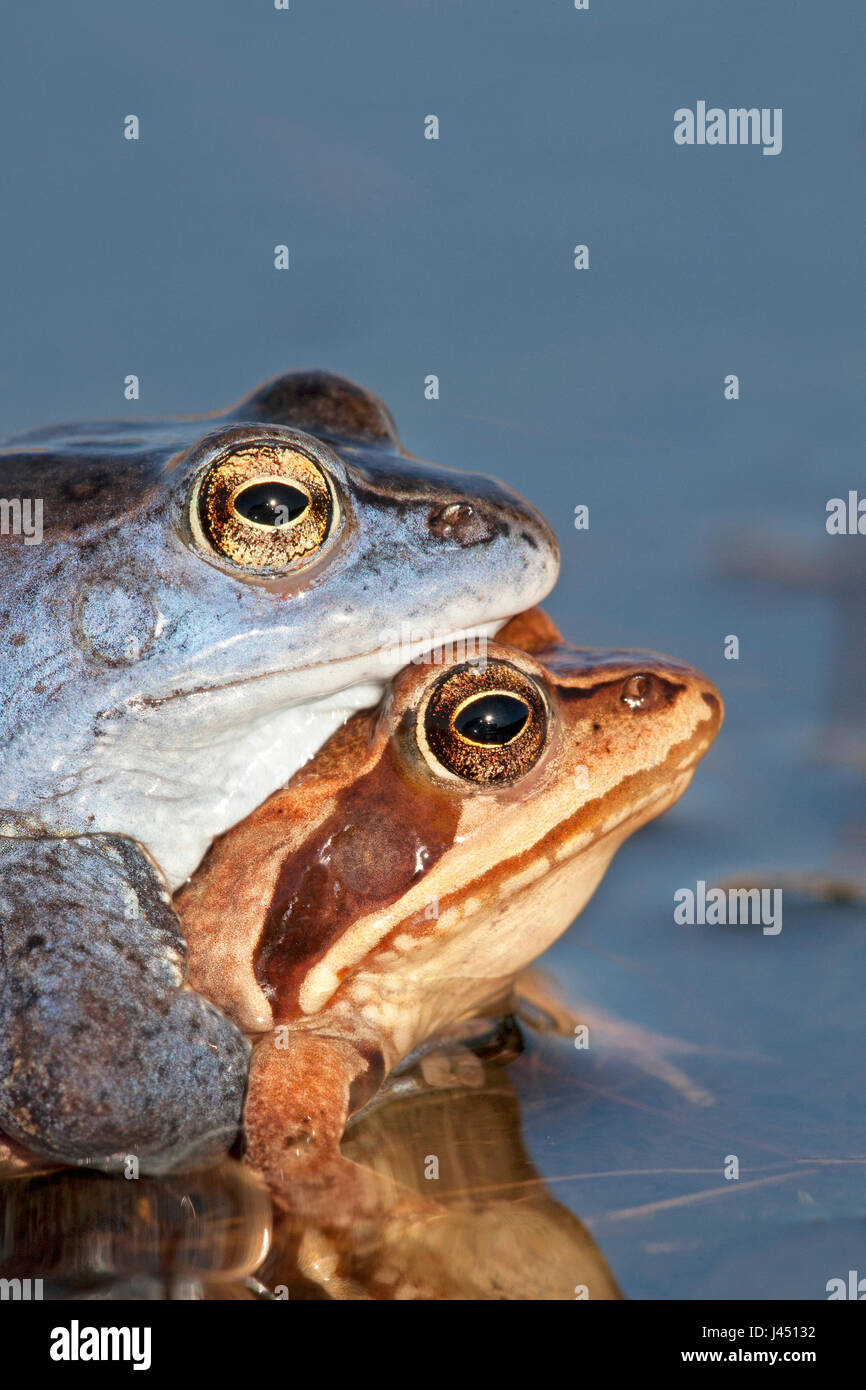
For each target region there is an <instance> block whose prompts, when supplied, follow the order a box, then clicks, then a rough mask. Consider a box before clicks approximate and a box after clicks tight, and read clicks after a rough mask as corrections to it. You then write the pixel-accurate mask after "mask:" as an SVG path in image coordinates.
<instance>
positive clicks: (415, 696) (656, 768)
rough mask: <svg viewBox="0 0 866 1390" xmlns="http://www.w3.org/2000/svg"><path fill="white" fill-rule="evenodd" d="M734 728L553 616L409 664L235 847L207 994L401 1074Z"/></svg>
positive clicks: (205, 941) (194, 927) (192, 937)
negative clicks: (568, 637)
mask: <svg viewBox="0 0 866 1390" xmlns="http://www.w3.org/2000/svg"><path fill="white" fill-rule="evenodd" d="M438 655H441V654H438ZM721 717H722V704H721V699H720V697H719V695H718V692H717V691H716V690H715V688H714V687H713V685H712V684H711V683H710V682H709V681H708V680H707V679H706V678H705V677H704V676H702V675H700V673H699V672H697V671H695V670H693V669H692V668H691V667H689V666H685V665H682V664H680V663H679V662H675V661H670V660H668V659H667V658H665V657H661V656H657V655H655V654H653V653H649V652H624V651H623V652H620V651H597V650H590V649H581V648H575V647H571V646H568V645H567V644H565V643H564V642H563V641H562V639H561V637H560V635H559V633H558V632H557V631H556V629H555V628H554V627H553V625H552V624H551V623H550V622H549V620H548V619H547V618H546V617H545V616H544V614H542V613H541V612H540V611H539V610H537V609H535V610H531V611H530V612H529V613H527V614H523V615H521V616H520V617H518V618H515V619H513V620H512V621H511V622H510V623H509V624H508V625H507V627H506V628H505V629H504V630H503V631H502V632H501V633H500V634H499V638H498V640H497V642H496V643H489V644H488V646H487V650H486V654H485V655H484V657H483V658H480V657H474V658H472V659H468V660H456V661H451V662H450V663H448V664H442V663H441V661H438V662H437V661H430V662H429V663H426V664H415V665H411V666H409V667H407V668H406V669H405V670H403V671H402V672H401V673H400V675H399V676H397V677H396V678H395V680H394V681H393V682H392V684H391V686H390V688H389V690H388V692H387V693H386V696H385V698H384V699H383V701H382V703H381V705H380V706H379V707H378V708H377V709H376V710H372V711H365V712H363V713H361V714H358V715H356V716H354V718H353V719H351V720H350V721H349V723H348V724H347V725H346V727H345V728H344V729H342V730H341V731H340V732H339V733H338V734H336V735H335V736H334V737H333V738H332V739H331V740H330V741H329V742H328V743H327V744H326V745H325V747H324V748H323V749H322V751H321V752H320V754H319V755H318V756H317V757H316V758H314V759H313V761H312V762H311V763H310V764H308V766H307V767H306V768H305V769H304V770H303V771H302V772H300V773H298V774H297V775H296V776H295V777H294V778H293V779H292V781H291V782H290V783H289V785H288V787H287V788H286V789H285V790H283V791H281V792H278V793H276V794H275V795H274V796H273V797H271V798H270V799H269V800H268V801H267V802H265V803H264V805H263V806H261V807H260V808H259V810H258V811H256V812H254V813H253V815H251V816H249V817H248V818H247V819H246V820H245V821H243V822H242V823H241V825H239V826H238V827H236V829H235V830H233V831H230V832H229V833H228V835H226V836H224V837H223V838H222V839H221V840H220V841H218V842H217V843H216V845H215V846H214V848H213V850H212V851H211V853H210V855H209V856H208V858H207V859H206V860H205V862H204V864H203V866H202V868H201V869H200V870H199V872H198V874H196V875H195V877H194V878H193V880H192V883H191V884H190V886H189V887H188V888H187V889H186V890H185V891H184V893H183V894H182V895H181V898H180V902H179V907H180V910H181V913H182V916H183V921H184V926H185V929H186V932H187V936H188V938H189V943H190V982H191V983H192V984H194V985H196V986H197V987H198V988H199V989H201V990H202V991H203V992H204V993H206V994H208V995H210V997H211V998H214V999H215V1000H216V1002H218V1003H220V1004H222V1005H223V1006H224V1007H225V1008H227V1009H228V1010H229V1012H230V1013H232V1014H233V1016H234V1017H235V1018H236V1019H237V1020H238V1021H239V1022H240V1023H241V1024H242V1025H243V1026H246V1027H247V1028H250V1029H255V1028H265V1027H269V1026H270V1024H271V1022H272V1021H276V1022H282V1021H291V1022H293V1023H294V1024H296V1025H297V1024H301V1025H306V1026H310V1027H316V1028H324V1029H326V1030H328V1031H333V1032H335V1033H338V1034H341V1035H344V1036H345V1035H348V1036H352V1037H353V1038H358V1037H364V1036H366V1037H368V1038H369V1039H370V1040H371V1042H372V1044H373V1045H374V1046H375V1047H376V1048H377V1049H378V1050H380V1051H381V1052H382V1053H383V1054H384V1057H385V1060H386V1064H388V1065H390V1064H393V1062H394V1061H395V1060H396V1059H397V1058H398V1057H400V1056H402V1055H404V1054H405V1053H406V1051H408V1050H409V1049H411V1048H412V1047H413V1046H415V1045H416V1044H417V1043H418V1042H419V1041H420V1040H421V1039H422V1038H423V1037H425V1036H427V1035H429V1034H430V1033H431V1032H433V1031H434V1030H435V1029H436V1028H437V1027H438V1026H440V1025H442V1024H444V1023H446V1022H448V1021H450V1020H452V1019H454V1018H456V1017H459V1016H460V1015H461V1014H463V1013H465V1012H468V1011H469V1010H471V1009H473V1008H475V1007H478V1006H480V1005H482V1004H483V1003H484V1002H485V1001H486V1000H488V999H490V998H492V997H493V996H494V995H495V994H497V993H498V992H499V991H500V990H501V989H502V987H503V986H504V985H505V984H506V983H507V982H508V981H509V980H510V979H512V978H513V976H514V975H515V974H516V973H517V972H518V971H519V970H520V969H521V968H522V967H523V966H524V965H526V964H527V963H528V962H529V961H531V960H532V959H534V957H535V956H537V955H539V954H540V953H541V952H542V951H543V950H545V949H546V948H547V947H548V946H549V945H550V944H551V942H552V941H553V940H555V938H556V937H557V936H558V935H560V933H561V932H562V931H563V930H564V929H565V928H566V927H567V926H568V925H569V923H570V922H571V921H572V920H573V918H574V917H575V916H576V915H577V913H578V912H579V911H580V910H581V908H582V907H583V906H584V904H585V902H586V901H587V899H588V898H589V897H590V895H591V893H592V892H593V890H594V889H595V887H596V885H597V884H598V882H599V880H600V878H601V876H602V874H603V873H604V870H605V868H606V866H607V864H608V863H609V861H610V858H611V856H612V855H613V853H614V851H615V850H616V848H617V847H618V846H619V845H620V844H621V843H622V841H623V840H624V839H625V838H626V836H628V835H629V834H630V833H631V832H632V831H633V830H636V829H637V828H638V827H639V826H640V825H643V824H644V823H645V822H646V821H648V820H650V819H651V818H652V817H653V816H656V815H658V814H659V813H660V812H661V811H663V810H665V809H666V808H667V807H668V806H670V805H671V803H672V802H673V801H675V800H676V799H677V797H678V796H680V794H681V793H682V792H683V791H684V790H685V788H686V787H687V785H688V783H689V781H690V779H691V776H692V773H693V771H694V768H695V766H696V764H697V762H698V760H699V759H700V757H701V756H702V755H703V753H704V752H706V750H707V748H708V747H709V745H710V744H711V743H712V741H713V738H714V737H715V735H716V732H717V730H718V728H719V724H720V722H721Z"/></svg>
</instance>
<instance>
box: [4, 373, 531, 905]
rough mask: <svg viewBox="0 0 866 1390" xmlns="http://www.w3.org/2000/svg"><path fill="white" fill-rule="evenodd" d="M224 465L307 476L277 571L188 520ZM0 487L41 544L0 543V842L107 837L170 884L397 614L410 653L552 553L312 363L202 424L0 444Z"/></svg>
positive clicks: (480, 483)
mask: <svg viewBox="0 0 866 1390" xmlns="http://www.w3.org/2000/svg"><path fill="white" fill-rule="evenodd" d="M256 450H258V454H257V455H256V459H257V461H256V459H254V460H253V461H252V462H250V457H251V451H252V453H253V454H254V453H255V451H256ZM227 458H228V459H231V458H234V459H236V460H237V459H238V458H241V459H242V460H245V462H244V467H246V468H247V470H248V472H249V470H252V471H251V472H250V480H251V481H254V480H255V477H256V476H257V473H256V470H258V475H264V476H265V477H271V476H272V474H273V473H274V468H275V467H276V466H277V465H276V464H275V463H274V460H277V461H278V463H279V466H280V467H283V466H285V467H287V468H288V469H289V472H290V476H291V470H292V469H293V468H295V467H300V466H303V469H304V470H306V472H305V473H304V474H303V476H305V477H307V479H308V480H309V478H310V477H311V476H312V477H314V478H316V479H318V480H319V484H320V486H319V501H318V503H317V504H316V505H317V507H318V511H316V512H315V516H314V515H313V511H312V510H311V512H310V516H309V517H308V518H307V523H309V529H310V533H311V537H312V538H311V537H310V536H308V537H307V540H306V541H305V544H306V547H307V548H306V549H305V550H304V552H303V553H302V554H300V555H293V557H292V559H291V562H290V563H287V564H286V565H285V566H284V567H283V568H282V569H281V568H280V567H279V566H276V567H275V566H274V565H271V566H270V567H268V566H264V567H263V566H261V565H259V566H256V565H255V564H254V563H251V558H252V560H254V559H255V556H256V554H257V553H259V552H260V550H261V543H262V537H263V535H264V534H265V533H264V532H263V531H262V530H261V529H259V530H258V531H256V530H255V528H250V527H247V528H246V529H245V531H244V534H245V536H246V537H248V538H251V539H252V540H253V541H255V542H256V545H250V546H247V547H246V548H244V547H240V548H236V549H235V550H233V551H230V552H229V553H221V552H220V550H219V548H218V546H217V545H216V544H215V543H214V538H213V537H212V536H211V535H210V533H208V532H205V531H203V530H202V522H201V517H200V514H199V508H198V504H197V503H196V500H195V499H196V497H197V496H199V495H200V494H201V493H202V489H204V488H205V483H206V480H207V479H208V478H210V477H212V476H214V472H213V470H217V471H218V470H219V468H221V467H223V466H224V463H225V460H226V459H227ZM280 460H282V462H279V461H280ZM286 460H288V463H286ZM0 495H2V496H3V497H6V498H16V497H24V498H41V499H42V500H43V507H44V523H43V524H44V538H43V541H42V543H41V544H38V545H27V544H25V538H24V537H23V536H5V535H4V536H3V537H2V538H0V621H2V625H3V631H4V633H5V635H6V640H5V642H4V651H3V660H2V664H0V739H2V743H3V747H4V759H3V766H2V770H0V833H4V834H13V835H28V834H29V835H33V834H44V835H52V834H55V835H56V834H63V835H69V834H86V833H90V832H94V831H95V832H109V833H112V834H123V835H127V836H129V837H131V838H133V839H136V840H138V841H139V842H140V843H141V844H143V845H144V846H145V847H146V848H147V849H148V850H149V852H150V853H151V854H152V856H153V857H154V859H155V860H156V862H157V863H158V864H159V866H160V868H161V869H162V870H163V872H164V873H165V874H166V876H167V878H168V880H169V882H170V884H171V885H172V886H176V885H177V884H179V883H180V882H182V881H183V879H184V878H185V877H186V876H187V875H188V874H189V873H190V872H191V871H192V870H193V869H194V868H195V867H196V864H197V863H198V862H199V860H200V858H201V856H202V854H203V853H204V851H205V850H206V848H207V847H208V845H209V844H210V842H211V840H212V839H213V837H214V836H215V835H216V834H219V833H221V832H222V831H224V830H226V829H227V828H228V827H229V826H230V825H232V824H234V823H235V822H236V821H237V820H238V819H240V818H241V817H242V816H243V815H245V814H246V813H247V812H249V811H250V810H252V809H253V808H254V807H255V806H257V805H258V804H260V802H261V801H262V800H263V799H264V797H265V796H267V795H268V794H269V793H270V792H272V791H273V790H274V789H275V787H277V786H279V785H281V784H283V783H284V782H285V781H286V780H287V778H288V777H289V776H290V775H291V774H292V772H294V771H295V770H296V768H297V767H299V766H300V765H301V764H302V763H303V762H304V760H305V759H306V758H307V757H308V756H310V754H311V753H313V752H314V751H315V750H316V749H317V748H318V747H319V745H320V744H321V742H322V741H323V740H324V739H325V738H326V737H327V736H328V735H329V734H330V733H331V732H332V730H333V729H334V728H336V727H338V726H339V725H340V723H341V722H342V721H343V719H344V717H345V715H346V713H347V712H350V711H352V710H353V709H356V708H358V707H359V706H363V705H366V704H369V703H370V702H371V701H372V700H375V699H377V698H378V697H379V694H380V693H381V690H382V689H383V687H384V683H385V681H386V680H387V679H388V678H389V677H390V676H391V675H392V674H393V673H394V671H395V670H396V669H397V668H398V667H399V666H401V665H402V664H403V663H404V662H405V661H406V660H407V659H408V658H407V654H406V652H405V651H399V650H397V651H396V652H394V651H392V650H391V648H392V645H393V644H394V643H395V642H396V640H397V639H396V636H395V634H396V633H399V631H400V629H401V628H402V627H403V626H404V625H407V626H408V628H409V629H410V630H411V633H412V635H413V636H414V635H415V634H417V636H418V638H419V642H420V646H421V647H423V646H425V645H430V642H431V641H432V640H435V639H436V638H437V637H439V636H445V635H450V634H451V633H454V632H457V631H461V630H464V629H466V628H472V629H474V628H477V627H479V626H484V625H487V626H488V627H489V626H490V625H492V626H494V627H495V626H496V625H498V624H499V623H501V622H502V621H504V620H505V619H506V618H507V617H508V616H509V615H510V614H511V613H513V612H514V611H515V610H517V609H519V608H521V607H523V606H524V605H525V604H526V603H527V602H532V601H535V600H536V599H539V598H541V597H542V596H543V595H544V594H545V593H546V592H547V591H548V590H549V588H550V587H551V586H552V584H553V582H554V580H555V577H556V571H557V564H558V556H557V551H556V544H555V541H554V540H553V537H552V535H551V533H550V530H549V528H548V527H547V526H546V524H545V523H544V522H543V520H542V519H541V517H540V516H539V515H538V514H537V513H536V512H535V511H533V509H532V508H531V507H530V506H529V505H528V504H527V503H525V502H524V501H523V500H522V499H521V498H519V497H518V496H517V495H516V494H514V493H512V492H511V491H510V490H509V489H508V488H505V487H503V486H502V485H501V484H499V483H497V482H495V481H494V480H492V479H489V478H484V477H480V476H473V475H468V474H461V473H458V472H452V471H450V470H449V469H446V468H440V467H437V466H434V465H430V464H425V463H422V462H419V461H418V460H415V459H411V458H409V457H408V456H407V455H406V454H405V453H403V451H402V450H401V448H400V446H399V442H398V440H397V436H396V432H395V429H394V425H393V422H392V420H391V418H390V416H389V414H388V412H387V411H386V409H385V407H384V406H383V405H382V403H381V402H380V401H378V400H377V399H376V397H374V396H372V395H371V394H370V393H369V392H366V391H364V390H363V389H362V388H360V387H357V386H354V385H353V384H352V383H350V382H346V381H344V380H342V379H341V378H338V377H333V376H329V375H328V374H326V373H316V372H310V373H293V374H289V375H287V376H284V377H281V378H278V379H276V380H275V381H273V382H270V383H268V384H266V385H265V386H264V387H262V388H261V389H260V390H258V391H257V392H255V393H254V394H253V395H251V396H250V397H248V398H246V399H245V400H243V401H241V402H240V403H239V404H238V405H236V406H234V407H232V408H231V409H230V410H228V411H226V412H225V413H224V414H222V415H217V416H212V417H208V418H205V417H190V418H188V419H172V420H166V421H151V422H135V423H133V422H129V423H119V422H114V423H99V424H83V425H70V426H60V427H55V428H49V429H42V430H36V431H33V432H32V433H30V434H28V435H25V436H21V437H20V438H18V439H17V440H14V441H12V442H11V443H9V444H8V445H7V446H6V447H5V448H4V449H3V450H2V452H0ZM313 521H314V522H315V524H312V523H313ZM307 523H305V524H307ZM242 529H243V528H242ZM285 534H286V535H287V536H288V535H289V534H291V535H293V536H298V535H300V534H301V532H299V531H291V533H290V532H288V531H287V532H286V533H285ZM256 546H258V551H257V549H256ZM239 555H240V556H241V557H242V558H243V561H244V563H239V562H238V560H237V558H236V557H237V556H239ZM217 769H218V773H217Z"/></svg>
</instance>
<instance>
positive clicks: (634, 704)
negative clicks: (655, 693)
mask: <svg viewBox="0 0 866 1390" xmlns="http://www.w3.org/2000/svg"><path fill="white" fill-rule="evenodd" d="M651 687H652V680H651V678H650V677H649V676H645V675H642V674H641V675H637V676H629V678H628V680H627V681H626V682H625V684H624V686H623V688H622V695H621V696H620V699H621V700H622V702H623V704H624V705H628V707H629V709H643V707H644V705H645V704H646V702H647V700H648V698H649V695H650V690H651Z"/></svg>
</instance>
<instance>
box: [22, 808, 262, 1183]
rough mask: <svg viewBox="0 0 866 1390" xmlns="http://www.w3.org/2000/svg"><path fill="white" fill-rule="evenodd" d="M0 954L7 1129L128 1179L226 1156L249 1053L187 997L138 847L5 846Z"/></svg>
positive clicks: (180, 947) (153, 881)
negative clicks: (134, 1162) (119, 1169)
mask: <svg viewBox="0 0 866 1390" xmlns="http://www.w3.org/2000/svg"><path fill="white" fill-rule="evenodd" d="M0 960H2V962H3V970H2V978H0V1130H2V1131H4V1132H5V1133H6V1134H7V1135H9V1136H10V1137H11V1138H12V1139H13V1140H15V1141H17V1142H18V1143H20V1144H22V1145H24V1146H25V1147H27V1148H28V1149H31V1150H33V1151H34V1152H36V1153H38V1154H41V1155H44V1156H46V1157H49V1158H52V1159H55V1160H59V1161H61V1162H67V1163H79V1164H90V1165H93V1166H97V1167H103V1168H111V1167H124V1168H126V1169H127V1170H128V1171H129V1172H130V1175H132V1174H134V1173H136V1172H137V1171H141V1172H161V1171H164V1170H166V1169H168V1168H171V1167H175V1166H177V1165H179V1164H181V1163H186V1162H198V1161H201V1160H202V1159H205V1158H208V1157H210V1156H211V1155H213V1154H215V1153H218V1152H221V1151H224V1150H225V1149H227V1148H229V1147H230V1146H231V1144H232V1143H233V1141H234V1139H235V1137H236V1135H237V1132H238V1127H239V1122H240V1117H241V1112H242V1107H243V1096H244V1090H245V1086H246V1076H247V1069H248V1063H249V1047H248V1044H247V1042H246V1039H245V1038H244V1036H243V1035H242V1034H241V1033H240V1032H239V1030H238V1029H237V1028H235V1026H234V1025H233V1024H232V1023H231V1022H230V1021H229V1020H228V1019H227V1018H226V1017H225V1015H224V1014H222V1013H221V1012H220V1011H219V1010H218V1009H216V1008H215V1007H214V1006H213V1005H211V1004H210V1003H208V1002H207V1001H206V1000H205V999H203V998H202V997H201V996H200V995H198V994H196V993H195V992H194V991H193V990H190V989H188V988H186V987H184V984H183V980H184V975H185V969H186V948H185V945H184V941H183V938H182V936H181V933H180V928H179V925H178V922H177V918H176V917H175V914H174V912H173V910H172V908H171V905H170V900H169V896H168V893H167V891H166V888H165V885H164V883H163V881H162V879H161V877H160V876H159V874H158V873H157V871H156V870H155V869H154V867H153V865H152V864H151V862H150V860H148V859H147V857H146V856H145V855H144V854H143V853H142V852H141V850H140V849H139V848H138V846H137V845H135V844H134V843H133V842H131V841H129V840H125V839H123V838H121V837H119V836H111V835H94V836H86V837H79V838H67V839H43V840H24V839H7V840H5V841H3V840H0ZM130 1159H135V1160H137V1167H136V1166H135V1165H130V1164H129V1160H130Z"/></svg>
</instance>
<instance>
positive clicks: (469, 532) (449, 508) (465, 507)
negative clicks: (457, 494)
mask: <svg viewBox="0 0 866 1390" xmlns="http://www.w3.org/2000/svg"><path fill="white" fill-rule="evenodd" d="M427 525H428V527H429V529H430V534H431V536H435V537H436V539H437V540H440V541H454V542H455V543H456V544H457V545H483V544H484V543H485V542H487V541H492V540H493V538H494V536H497V535H500V534H501V533H502V532H503V531H504V530H505V526H504V524H503V523H502V522H498V521H495V520H494V518H493V517H492V516H490V515H489V514H488V513H487V512H485V511H484V510H482V508H481V507H479V506H477V505H476V504H473V503H469V502H446V503H445V505H444V506H441V507H434V509H433V511H432V512H431V513H430V515H429V516H428V518H427Z"/></svg>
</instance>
